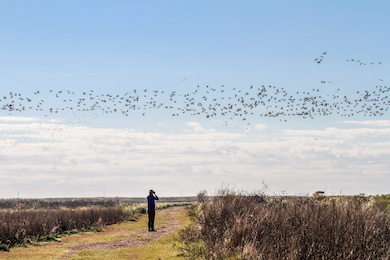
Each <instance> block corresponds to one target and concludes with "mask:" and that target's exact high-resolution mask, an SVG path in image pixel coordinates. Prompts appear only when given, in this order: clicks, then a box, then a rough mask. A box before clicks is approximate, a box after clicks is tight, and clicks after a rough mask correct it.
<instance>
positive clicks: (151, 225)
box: [148, 209, 156, 231]
mask: <svg viewBox="0 0 390 260" xmlns="http://www.w3.org/2000/svg"><path fill="white" fill-rule="evenodd" d="M155 216H156V210H155V209H148V228H149V231H150V230H154V217H155Z"/></svg>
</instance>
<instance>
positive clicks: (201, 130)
mask: <svg viewBox="0 0 390 260" xmlns="http://www.w3.org/2000/svg"><path fill="white" fill-rule="evenodd" d="M186 125H188V126H190V127H192V128H193V129H194V131H195V132H196V133H205V132H208V133H212V132H216V131H215V130H214V129H208V130H206V129H204V128H203V127H202V126H201V125H200V123H199V122H187V123H186Z"/></svg>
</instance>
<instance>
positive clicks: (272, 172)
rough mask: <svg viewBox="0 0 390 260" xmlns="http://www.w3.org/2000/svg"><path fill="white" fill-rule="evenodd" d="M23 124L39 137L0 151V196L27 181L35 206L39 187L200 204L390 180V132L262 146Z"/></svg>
mask: <svg viewBox="0 0 390 260" xmlns="http://www.w3.org/2000/svg"><path fill="white" fill-rule="evenodd" d="M18 125H19V124H15V125H11V126H18ZM24 125H25V126H24V127H26V128H29V129H32V130H34V131H32V130H31V132H32V133H30V138H27V137H28V135H27V134H24V137H25V138H15V139H13V143H12V145H3V148H2V147H1V143H0V165H1V167H0V176H1V179H2V181H3V184H0V187H1V190H3V191H4V192H6V190H7V189H11V188H8V187H13V190H15V189H18V188H17V187H19V186H20V185H23V183H26V181H28V183H30V186H29V187H26V188H25V191H24V193H25V194H30V195H29V196H30V197H42V196H45V195H44V194H43V193H42V192H43V191H42V189H39V188H37V187H40V185H43V183H45V185H46V186H47V187H48V188H47V192H51V193H52V194H51V196H61V195H60V194H62V195H65V196H82V195H85V194H91V193H93V192H94V189H100V190H103V189H105V190H107V191H108V190H110V189H112V193H116V194H115V196H117V195H118V196H140V195H142V194H143V193H142V192H143V191H144V190H148V189H149V186H153V187H154V188H155V189H159V188H160V189H163V187H164V189H166V190H165V194H166V195H169V196H170V195H175V194H169V192H170V190H174V189H184V190H186V192H188V193H190V194H192V195H195V194H196V192H198V191H200V190H202V189H208V190H213V189H215V188H216V187H219V186H220V185H221V184H222V183H225V184H231V185H234V186H235V187H236V188H239V189H245V190H250V189H256V188H260V186H261V182H262V180H265V181H266V182H267V183H268V184H269V185H270V186H271V188H274V189H277V190H282V189H286V190H287V191H288V192H290V193H293V194H294V193H298V192H311V193H312V192H314V191H315V190H319V189H324V188H325V187H328V188H331V189H336V190H337V189H339V188H340V189H341V188H343V187H344V188H345V187H349V186H351V185H352V187H353V190H357V189H363V188H362V187H366V186H368V187H371V188H372V187H377V186H378V187H381V188H382V189H387V186H386V185H385V183H388V181H390V180H389V177H388V176H389V174H388V169H390V162H389V160H388V158H390V145H389V143H390V140H388V138H389V136H390V132H389V129H371V128H370V129H368V128H357V129H337V128H326V129H324V130H289V129H288V130H278V129H276V130H274V129H271V130H272V131H271V133H270V134H269V135H268V136H266V137H264V136H259V135H258V134H257V133H256V132H249V133H220V132H217V131H215V130H213V131H209V130H204V129H203V128H202V126H201V125H200V124H199V123H197V122H188V123H186V125H187V126H190V127H191V128H192V129H193V132H188V133H182V134H166V133H147V132H139V131H135V130H133V129H114V128H90V127H75V126H65V125H56V124H53V125H50V124H37V123H31V124H24ZM260 128H262V127H260ZM42 129H46V132H44V134H40V132H42ZM202 129H203V130H202ZM1 133H2V132H1V130H0V135H1ZM372 135H375V136H377V139H374V140H372V141H370V142H369V141H367V140H365V141H363V140H361V139H360V138H351V136H352V137H357V136H372ZM32 137H34V138H32ZM368 176H372V177H368ZM5 184H7V186H4V185H5ZM60 184H61V185H60ZM84 190H85V191H84ZM27 192H29V193H27ZM84 192H85V193H84ZM88 192H89V193H88ZM366 193H368V192H366ZM2 196H6V195H2ZM46 196H50V195H46Z"/></svg>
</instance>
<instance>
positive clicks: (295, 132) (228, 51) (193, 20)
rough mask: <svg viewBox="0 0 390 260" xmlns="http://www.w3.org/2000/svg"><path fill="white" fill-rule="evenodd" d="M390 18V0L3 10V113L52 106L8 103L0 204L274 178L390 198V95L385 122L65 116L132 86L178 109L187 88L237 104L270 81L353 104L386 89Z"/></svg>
mask: <svg viewBox="0 0 390 260" xmlns="http://www.w3.org/2000/svg"><path fill="white" fill-rule="evenodd" d="M388 10H390V3H389V2H388V1H0V24H1V26H0V72H1V73H0V74H1V77H0V86H1V92H3V93H0V97H7V99H4V98H0V99H1V101H0V106H1V107H3V106H4V105H5V104H8V102H9V101H10V92H13V93H19V94H21V96H23V97H25V98H26V97H29V98H32V99H33V100H32V102H31V104H33V106H34V108H35V106H36V105H37V104H38V103H39V102H41V100H43V101H44V102H41V103H43V104H42V106H41V107H42V108H43V110H44V111H39V110H35V109H28V107H27V109H26V110H23V112H18V111H7V110H5V109H3V110H0V127H1V128H0V137H1V139H0V140H1V141H2V145H1V146H0V161H1V162H2V164H1V166H0V176H1V179H2V181H1V182H0V188H1V189H0V190H1V192H0V197H15V196H16V194H17V191H19V192H20V196H23V197H65V196H71V197H72V196H75V197H79V196H100V195H102V194H103V190H105V191H106V195H107V196H143V195H144V193H146V192H145V191H148V190H149V189H150V188H153V189H155V190H157V191H160V194H161V195H165V196H175V195H178V194H182V193H183V195H195V194H196V193H197V192H199V191H201V190H203V189H206V190H208V191H209V192H210V193H212V192H213V191H215V189H216V188H218V187H220V186H221V185H222V184H225V185H227V184H228V185H230V186H232V187H236V188H237V189H242V190H254V189H260V188H261V186H262V185H261V183H262V181H265V182H266V183H268V185H269V186H270V189H271V190H273V191H274V192H280V191H282V190H285V191H286V192H287V193H289V194H306V193H313V192H314V191H317V190H325V191H326V192H327V193H328V194H331V193H337V194H339V193H359V192H363V193H367V194H377V193H390V190H389V188H388V187H387V185H385V184H386V183H389V177H388V176H389V173H390V172H389V169H390V162H389V160H388V159H387V158H389V155H390V149H389V147H390V146H389V144H390V139H389V135H390V117H389V112H388V110H387V109H388V107H389V103H388V100H389V99H388V98H386V95H387V96H389V95H388V94H389V93H388V92H383V93H382V94H381V98H382V101H381V105H380V106H381V107H382V108H383V109H384V110H382V114H381V115H379V113H377V115H375V116H372V114H371V116H369V114H367V113H366V114H365V115H364V114H362V113H360V114H359V113H354V115H350V116H349V117H348V116H341V115H340V114H336V113H334V114H332V115H327V116H320V115H317V116H316V117H314V118H313V119H311V118H302V117H300V116H288V115H286V116H284V117H283V118H281V117H275V118H270V117H265V116H259V114H264V108H263V109H260V108H259V109H257V110H251V111H252V112H254V115H248V116H247V117H245V121H243V120H242V119H243V117H235V118H234V119H229V118H226V117H224V116H221V115H218V116H215V117H211V118H207V117H206V116H205V115H204V114H202V113H201V114H200V115H191V114H190V113H186V114H181V115H180V116H175V117H173V116H172V114H173V112H172V111H171V110H170V111H169V112H167V110H164V109H145V110H139V109H137V110H134V111H132V112H131V113H130V114H129V115H128V116H124V114H121V113H104V112H102V111H101V110H95V111H76V110H69V109H66V107H71V106H72V107H73V106H74V107H76V104H77V100H79V98H83V97H84V98H85V96H86V95H87V96H88V95H89V94H92V93H93V95H94V97H95V98H97V96H98V95H99V96H101V95H107V94H109V95H114V96H116V95H118V96H120V97H124V96H125V93H127V92H130V93H132V94H134V95H135V93H134V90H137V91H138V93H137V95H141V94H140V93H143V94H145V95H147V96H148V97H147V98H150V97H151V96H152V95H153V93H154V92H152V91H153V90H154V91H157V92H158V93H159V96H158V97H156V98H155V100H157V101H158V102H161V103H164V106H165V105H168V103H169V102H170V101H169V94H170V93H172V92H173V91H175V93H176V96H175V98H176V100H177V103H175V104H174V106H175V108H174V109H175V110H176V109H177V108H183V107H185V106H186V103H185V97H184V96H185V95H187V94H190V95H191V97H193V98H194V100H195V101H196V102H197V103H199V102H200V101H201V97H202V96H207V97H208V98H209V100H211V99H213V98H216V99H218V101H219V102H220V104H222V105H226V104H227V102H228V101H227V98H228V97H230V96H232V97H233V96H234V95H235V94H238V91H239V90H240V91H242V92H240V93H249V95H248V98H249V97H252V96H253V97H256V93H257V92H253V91H252V90H256V91H257V90H258V89H261V87H262V86H263V85H264V86H265V87H267V88H268V86H269V85H271V86H275V87H276V88H275V89H281V88H283V90H284V91H286V92H288V94H289V95H294V97H295V98H297V99H298V98H299V97H303V96H304V95H306V94H303V92H306V93H307V92H311V96H313V95H314V94H313V91H312V90H313V89H316V90H317V89H318V92H316V93H315V95H316V96H317V97H318V96H321V97H324V98H325V99H326V100H327V101H329V102H331V100H337V102H338V103H337V104H338V106H340V107H341V106H343V107H344V105H345V104H344V105H341V103H340V102H343V101H342V100H341V99H342V97H344V96H348V99H349V100H356V99H358V98H359V95H360V93H364V92H365V91H369V92H370V93H373V92H374V91H376V93H378V90H379V89H387V87H386V86H387V85H388V82H389V78H388V75H389V71H390V66H389V64H390V61H389V57H390V53H389V52H390V51H389V48H388V46H390V33H389V31H390V28H389V26H390V18H389V16H388ZM324 52H326V54H323V53H324ZM321 56H322V61H321V62H320V63H317V62H316V61H314V60H315V59H316V58H317V59H318V60H319V59H321ZM352 59H353V60H354V61H352ZM358 60H359V62H357V61H358ZM360 63H363V64H362V65H360ZM364 64H366V65H364ZM322 82H325V83H322ZM198 85H199V88H198V87H197V86H198ZM222 85H223V87H222ZM207 86H208V87H209V88H213V89H216V91H214V92H213V91H209V90H208V89H206V88H207ZM251 86H253V89H251V88H250V87H251ZM197 89H199V92H198V94H199V93H202V95H200V94H199V95H198V94H196V95H195V94H193V93H194V91H195V90H197ZM222 89H223V90H224V92H223V94H222V92H221V91H220V90H222ZM91 90H92V91H93V92H91ZM145 90H146V92H145ZM37 91H39V92H40V93H39V94H34V93H36V92H37ZM60 91H62V93H59V92H60ZM67 91H69V92H70V93H75V94H69V93H68V92H67ZM163 91H164V94H163V93H162V92H163ZM207 91H209V93H207ZM251 91H252V92H251ZM358 91H359V93H357V92H358ZM84 92H86V93H87V94H86V95H84V94H83V93H84ZM297 92H299V94H296V93H297ZM269 93H270V92H269ZM55 94H58V95H60V96H61V97H60V98H57V97H56V96H55ZM270 95H271V93H270ZM270 95H269V96H270ZM333 95H338V96H340V98H338V99H334V98H333ZM373 95H374V93H373ZM269 96H268V97H269ZM222 97H226V99H225V100H224V101H222V100H221V98H222ZM140 98H141V99H142V98H143V97H142V96H141V97H140ZM70 99H71V100H72V101H70ZM101 99H103V98H101ZM64 100H66V103H65V101H64ZM87 101H88V98H87ZM24 102H25V100H24ZM91 102H93V101H91V100H90V101H88V103H87V104H86V106H85V107H89V106H90V105H91V104H93V103H91ZM115 102H117V101H115ZM115 102H111V105H112V106H114V103H115ZM386 102H387V103H386ZM204 103H205V102H204ZM268 103H269V105H272V106H274V105H275V104H274V103H272V102H268ZM271 103H272V104H271ZM26 104H27V103H26ZM115 105H118V107H119V106H120V105H119V104H118V103H115ZM360 105H361V104H360ZM31 106H32V105H31ZM169 106H170V105H169ZM375 106H377V104H376V105H374V108H375ZM283 107H284V109H286V104H285V105H284V106H283ZM49 108H54V109H55V108H59V110H58V111H59V113H57V114H54V113H50V112H48V111H49ZM62 108H64V110H62ZM110 109H112V107H111V108H110ZM279 109H280V106H279ZM118 110H119V108H118ZM172 110H173V109H172ZM267 111H268V110H267ZM143 113H145V115H144V116H143ZM285 120H286V121H285ZM225 121H228V124H225ZM86 133H88V134H86ZM81 137H83V138H81ZM317 141H318V142H317ZM81 151H83V152H81ZM150 186H152V187H150ZM182 191H183V192H182Z"/></svg>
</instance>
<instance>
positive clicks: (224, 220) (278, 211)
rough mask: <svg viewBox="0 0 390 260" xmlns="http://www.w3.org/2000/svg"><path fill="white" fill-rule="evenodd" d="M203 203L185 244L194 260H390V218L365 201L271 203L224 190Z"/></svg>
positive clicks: (276, 199)
mask: <svg viewBox="0 0 390 260" xmlns="http://www.w3.org/2000/svg"><path fill="white" fill-rule="evenodd" d="M321 195H322V194H321ZM199 199H200V202H199V204H198V206H193V207H192V210H191V215H192V216H194V217H195V218H196V220H197V221H196V224H194V225H191V226H189V227H187V228H185V229H183V230H182V231H181V233H180V238H179V240H180V242H181V244H180V246H179V247H180V249H181V250H182V252H183V253H184V254H185V255H187V256H189V257H190V258H192V259H389V258H390V218H389V212H388V210H387V208H386V207H382V208H380V207H377V204H375V203H374V204H373V203H372V201H373V200H372V199H370V200H368V199H365V197H363V196H355V197H345V198H330V199H326V198H322V197H321V198H318V197H317V198H315V197H283V196H281V197H270V196H265V194H263V193H261V192H259V193H253V194H246V193H243V192H234V191H232V190H229V189H222V190H220V191H219V192H218V195H217V196H214V197H213V198H211V199H210V201H208V197H207V196H205V194H200V195H199ZM370 202H371V204H370Z"/></svg>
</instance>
